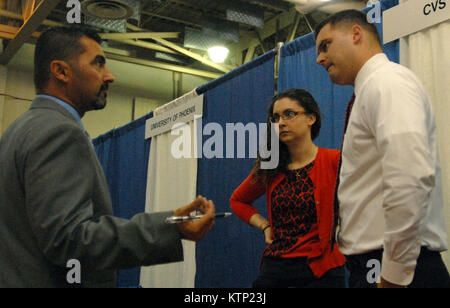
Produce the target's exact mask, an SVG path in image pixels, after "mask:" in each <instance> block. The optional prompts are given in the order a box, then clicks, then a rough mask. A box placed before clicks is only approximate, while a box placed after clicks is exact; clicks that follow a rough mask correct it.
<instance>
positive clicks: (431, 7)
mask: <svg viewBox="0 0 450 308" xmlns="http://www.w3.org/2000/svg"><path fill="white" fill-rule="evenodd" d="M446 1H447V0H434V1H433V2H431V3H428V4H426V5H425V6H424V7H423V14H424V15H427V16H428V15H430V14H431V13H433V12H436V11H437V10H443V9H445V7H446V6H447V3H446Z"/></svg>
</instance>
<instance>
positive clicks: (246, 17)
mask: <svg viewBox="0 0 450 308" xmlns="http://www.w3.org/2000/svg"><path fill="white" fill-rule="evenodd" d="M226 13H227V20H230V21H235V22H239V23H242V24H246V25H249V26H253V27H257V28H263V27H264V9H262V8H260V7H257V6H254V5H246V4H244V3H242V4H239V5H232V6H231V7H229V8H227V11H226Z"/></svg>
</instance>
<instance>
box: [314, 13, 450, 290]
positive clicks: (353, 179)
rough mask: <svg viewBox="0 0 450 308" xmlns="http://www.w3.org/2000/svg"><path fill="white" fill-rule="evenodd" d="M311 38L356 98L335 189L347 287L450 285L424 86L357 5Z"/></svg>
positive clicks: (438, 173) (322, 25)
mask: <svg viewBox="0 0 450 308" xmlns="http://www.w3.org/2000/svg"><path fill="white" fill-rule="evenodd" d="M315 37H316V46H317V54H318V58H317V63H318V64H319V65H322V66H323V67H324V68H325V69H326V70H327V72H328V75H329V77H330V79H331V81H332V82H334V83H336V84H339V85H352V86H354V89H355V96H356V99H355V100H354V103H353V108H352V109H351V113H350V116H349V118H348V126H347V129H346V132H345V135H344V141H343V148H342V163H341V169H340V178H339V187H338V191H337V195H338V201H339V218H340V226H339V232H338V236H337V237H338V238H337V240H338V243H339V249H340V250H341V251H342V252H343V253H344V254H345V255H346V256H347V266H348V268H349V270H350V281H349V284H350V286H351V287H376V286H377V285H378V287H406V286H410V287H448V286H449V274H448V271H447V269H446V267H445V265H444V263H443V261H442V258H441V256H440V252H441V251H444V250H447V235H446V231H445V230H446V229H445V221H444V211H443V204H442V191H441V170H440V164H439V157H438V147H437V138H436V124H435V119H434V115H433V110H432V106H431V104H430V101H429V97H428V95H427V93H426V91H425V89H424V87H423V85H422V83H421V82H420V81H419V79H418V78H417V77H416V76H415V75H414V73H413V72H411V71H410V70H409V69H407V68H405V67H403V66H401V65H399V64H396V63H393V62H390V61H389V60H388V58H387V57H386V55H385V54H384V53H383V51H382V49H381V43H380V38H379V35H378V33H377V30H376V28H375V26H374V25H373V24H370V23H368V22H367V20H366V15H365V14H364V13H362V12H360V11H356V10H347V11H342V12H339V13H336V14H334V15H332V16H329V17H328V18H327V19H326V20H324V21H323V22H322V23H320V24H319V25H318V26H317V27H316V31H315ZM377 264H379V265H381V275H380V276H378V278H380V279H378V284H376V283H375V282H376V279H375V280H372V278H373V277H372V275H371V274H372V273H373V270H374V269H375V270H376V268H377Z"/></svg>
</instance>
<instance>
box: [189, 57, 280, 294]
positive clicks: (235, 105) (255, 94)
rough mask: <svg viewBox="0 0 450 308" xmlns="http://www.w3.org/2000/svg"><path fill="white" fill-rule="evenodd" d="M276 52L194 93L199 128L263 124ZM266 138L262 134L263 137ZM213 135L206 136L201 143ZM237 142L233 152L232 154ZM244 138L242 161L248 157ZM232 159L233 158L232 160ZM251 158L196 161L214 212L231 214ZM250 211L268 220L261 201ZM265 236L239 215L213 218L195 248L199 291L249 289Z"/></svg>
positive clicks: (203, 190) (199, 183)
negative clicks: (199, 104) (200, 103)
mask: <svg viewBox="0 0 450 308" xmlns="http://www.w3.org/2000/svg"><path fill="white" fill-rule="evenodd" d="M274 56H275V55H274V52H269V53H267V54H265V55H263V56H261V57H259V58H258V59H255V60H253V61H252V62H250V63H248V64H246V65H244V66H242V67H240V68H238V69H236V70H234V71H232V72H230V73H228V74H227V75H225V76H223V77H221V78H220V79H217V80H215V81H213V82H211V83H209V84H206V85H205V86H202V87H200V88H198V89H197V93H199V94H202V93H204V94H205V97H204V109H203V118H202V122H203V127H204V126H205V125H206V124H207V123H211V122H214V123H218V124H220V126H221V127H222V129H223V135H224V136H223V137H224V139H223V140H224V143H223V144H224V149H223V152H224V153H223V156H224V157H225V151H226V147H225V145H226V142H225V135H226V130H225V127H226V123H239V122H240V123H243V124H244V125H246V124H247V123H255V124H256V125H257V126H258V123H265V119H266V110H267V107H268V105H269V103H270V100H271V97H272V96H273V94H274ZM264 133H265V132H264ZM209 138H211V136H204V137H203V143H202V144H204V142H205V140H208V139H209ZM236 139H237V138H236V137H235V143H234V149H235V153H236V146H237V145H236ZM248 140H249V138H248V134H247V137H246V157H248V156H249V154H248V142H249V141H248ZM234 157H236V154H235V156H234ZM254 162H255V159H248V158H247V159H238V158H234V159H225V158H222V159H220V158H212V159H207V158H201V159H199V161H198V173H197V192H198V194H201V195H203V196H205V197H207V198H209V199H212V200H213V201H214V204H215V205H216V212H225V211H226V212H229V211H231V209H230V205H229V198H230V197H231V194H232V193H233V191H234V190H235V189H236V188H237V187H238V186H239V184H240V183H241V182H242V181H243V180H244V179H245V178H246V177H247V176H248V175H249V173H250V171H251V169H252V167H253V164H254ZM254 206H255V207H256V208H258V209H259V210H260V212H261V213H262V214H263V215H265V216H266V217H267V214H266V213H267V210H266V202H265V196H263V197H262V198H260V199H259V200H258V201H257V202H255V204H254ZM264 247H265V243H264V237H263V236H262V234H261V232H260V231H257V230H256V229H255V228H252V227H250V226H249V225H248V224H246V223H244V222H243V221H242V220H240V219H239V218H237V216H234V215H233V216H231V217H228V218H224V219H220V218H219V219H216V225H215V227H214V228H213V230H212V231H211V232H210V233H209V234H208V235H207V236H206V237H205V238H204V239H203V240H202V241H200V242H199V243H197V246H196V263H197V272H196V279H195V286H196V287H200V288H210V287H211V288H227V287H228V288H229V287H250V286H251V284H252V282H253V280H254V279H255V278H256V276H257V273H258V266H259V262H260V258H261V254H262V251H263V249H264Z"/></svg>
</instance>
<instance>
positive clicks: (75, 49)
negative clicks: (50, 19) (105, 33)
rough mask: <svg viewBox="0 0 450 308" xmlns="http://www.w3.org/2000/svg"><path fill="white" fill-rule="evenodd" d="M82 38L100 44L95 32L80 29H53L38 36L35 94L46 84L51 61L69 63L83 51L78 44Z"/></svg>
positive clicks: (35, 54)
mask: <svg viewBox="0 0 450 308" xmlns="http://www.w3.org/2000/svg"><path fill="white" fill-rule="evenodd" d="M84 36H86V37H88V38H90V39H93V40H94V41H96V42H97V43H99V44H100V43H101V38H100V36H99V35H98V34H97V32H95V31H93V30H91V29H87V28H80V27H54V28H50V29H48V30H46V31H44V32H43V33H42V34H41V35H40V36H39V39H38V41H37V43H36V48H35V51H34V86H35V88H36V92H37V93H42V91H43V90H44V89H45V87H46V86H47V84H48V81H49V79H50V63H51V62H52V61H54V60H62V61H66V62H70V61H71V60H73V59H76V58H77V57H78V56H79V55H81V54H82V53H83V52H84V51H85V50H84V48H83V46H82V45H81V43H80V39H81V38H82V37H84Z"/></svg>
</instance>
